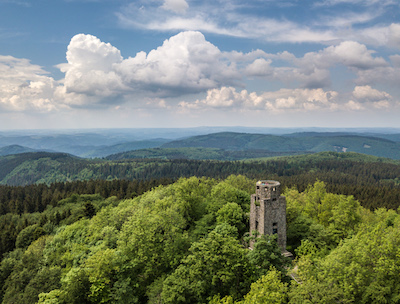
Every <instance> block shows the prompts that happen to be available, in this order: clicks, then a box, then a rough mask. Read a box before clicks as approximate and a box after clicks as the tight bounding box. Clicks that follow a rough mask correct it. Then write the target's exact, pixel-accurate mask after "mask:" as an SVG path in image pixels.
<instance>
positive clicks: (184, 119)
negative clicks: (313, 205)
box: [0, 0, 400, 130]
mask: <svg viewBox="0 0 400 304" xmlns="http://www.w3.org/2000/svg"><path fill="white" fill-rule="evenodd" d="M198 126H248V127H280V128H282V127H283V128H285V127H290V128H293V127H294V128H296V127H334V128H352V127H354V128H359V127H363V128H365V127H371V128H375V127H391V128H400V1H399V0H320V1H313V0H280V1H276V0H249V1H237V0H229V1H228V0H212V1H211V0H203V1H198V0H143V1H129V0H29V1H28V0H0V129H2V130H7V129H49V128H51V129H63V128H68V129H70V128H140V127H146V128H149V127H157V128H160V127H161V128H163V127H179V128H184V127H198Z"/></svg>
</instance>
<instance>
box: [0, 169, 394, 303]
mask: <svg viewBox="0 0 400 304" xmlns="http://www.w3.org/2000/svg"><path fill="white" fill-rule="evenodd" d="M253 187H254V181H252V180H249V179H247V178H245V177H243V176H230V177H228V178H227V179H225V180H223V181H220V180H215V179H210V178H200V179H199V178H196V177H191V178H188V179H184V178H182V179H180V180H178V181H177V182H176V183H174V184H171V185H169V186H159V187H157V188H155V189H153V190H151V191H149V192H146V193H144V194H143V195H141V196H139V197H136V198H133V199H126V200H122V201H118V200H116V199H115V198H114V199H108V200H104V199H102V198H101V197H100V198H99V197H97V198H96V197H95V196H91V197H86V202H90V203H91V204H92V206H93V207H94V211H96V212H97V213H96V212H92V211H93V209H92V208H91V207H90V204H88V205H87V206H86V204H85V203H79V202H82V201H83V200H84V199H85V197H79V196H78V197H75V199H72V200H75V204H78V205H79V206H84V207H83V208H84V209H79V210H81V211H80V212H81V216H77V217H71V218H69V220H68V221H60V222H59V223H58V224H57V225H55V224H52V226H51V227H52V229H49V228H50V226H49V225H50V224H49V225H48V226H46V228H45V227H44V226H40V225H38V226H36V227H31V228H29V229H24V230H23V231H21V232H20V233H19V235H18V248H17V249H15V250H14V251H12V252H9V253H7V254H6V255H5V256H4V258H3V260H2V262H1V264H0V286H2V290H1V300H2V303H41V304H44V303H46V304H50V303H53V304H57V303H58V304H62V303H213V304H217V303H232V304H233V303H242V304H243V303H246V304H247V303H338V302H339V303H397V302H398V301H399V296H400V290H399V289H400V288H399V286H400V281H399V277H398V273H399V270H400V249H399V248H400V233H399V231H400V218H399V215H398V213H397V212H396V211H393V210H389V211H387V210H384V209H380V210H377V211H375V212H371V211H369V210H366V209H364V208H363V207H361V206H360V204H359V203H358V202H357V201H356V200H355V199H354V198H353V197H351V196H344V195H336V194H332V193H328V192H327V191H326V186H325V184H324V183H323V182H316V183H315V184H314V185H312V186H309V187H308V188H307V189H306V190H305V191H304V192H299V191H297V190H296V189H295V188H290V189H288V190H287V191H286V192H285V195H286V198H287V219H288V248H289V249H290V250H291V251H292V252H293V253H295V254H296V260H295V264H296V265H297V267H296V268H295V270H292V269H291V267H290V263H288V261H287V260H286V259H285V258H283V256H282V255H281V254H280V250H279V248H278V247H277V244H276V242H275V239H274V237H273V236H266V237H262V238H258V239H257V241H256V243H255V246H254V250H249V249H247V244H248V243H247V242H248V237H247V236H246V231H247V230H248V211H249V203H250V193H252V192H253ZM89 198H91V201H90V200H89ZM65 204H74V202H71V201H66V200H64V201H61V202H60V206H63V205H65ZM82 204H83V205H82ZM79 208H82V207H79ZM40 228H42V230H41V229H40ZM288 274H292V277H293V278H295V279H296V281H295V280H294V279H292V278H290V277H289V276H288Z"/></svg>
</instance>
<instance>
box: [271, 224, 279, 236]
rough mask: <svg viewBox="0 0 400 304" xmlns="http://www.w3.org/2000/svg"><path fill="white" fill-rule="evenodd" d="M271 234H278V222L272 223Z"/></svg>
mask: <svg viewBox="0 0 400 304" xmlns="http://www.w3.org/2000/svg"><path fill="white" fill-rule="evenodd" d="M272 234H278V223H273V224H272Z"/></svg>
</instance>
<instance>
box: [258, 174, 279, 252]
mask: <svg viewBox="0 0 400 304" xmlns="http://www.w3.org/2000/svg"><path fill="white" fill-rule="evenodd" d="M252 231H258V233H259V234H277V235H278V245H279V246H280V247H281V248H282V251H285V250H286V198H285V197H284V196H281V195H280V183H279V182H277V181H258V182H257V184H256V193H255V194H253V195H252V196H251V203H250V233H251V232H252ZM250 246H252V244H250Z"/></svg>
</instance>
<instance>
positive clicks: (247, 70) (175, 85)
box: [0, 1, 400, 113]
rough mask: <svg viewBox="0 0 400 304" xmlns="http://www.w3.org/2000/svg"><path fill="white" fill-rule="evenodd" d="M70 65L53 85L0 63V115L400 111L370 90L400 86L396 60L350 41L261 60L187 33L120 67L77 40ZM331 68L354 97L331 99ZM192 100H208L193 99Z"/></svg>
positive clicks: (116, 53) (106, 48)
mask: <svg viewBox="0 0 400 304" xmlns="http://www.w3.org/2000/svg"><path fill="white" fill-rule="evenodd" d="M185 3H186V2H185ZM164 4H165V5H167V6H168V7H169V8H168V9H175V10H176V11H177V12H178V13H182V12H181V9H180V7H184V5H183V2H182V1H171V2H168V1H167V2H165V3H164ZM182 5H183V6H182ZM164 9H167V8H164ZM66 61H67V62H66V63H62V64H59V65H58V66H57V67H58V68H59V69H60V70H61V71H62V72H63V73H64V75H65V77H64V78H63V79H61V80H58V81H57V80H55V79H53V78H52V77H50V76H49V75H48V73H46V71H44V70H43V68H41V67H40V66H37V65H34V64H31V63H30V62H29V61H28V60H26V59H17V58H14V57H11V56H0V106H1V108H2V109H4V110H7V111H27V110H30V111H32V110H33V111H39V112H48V111H57V110H60V109H66V108H110V107H118V106H119V105H121V104H125V105H126V106H131V107H162V108H168V109H173V108H174V107H175V108H176V109H180V110H184V111H190V110H192V111H197V110H202V109H207V108H210V109H211V108H219V109H229V110H238V111H243V110H249V111H273V112H277V113H279V112H285V111H295V112H296V111H315V110H325V111H338V110H365V109H381V110H384V109H388V108H390V107H391V106H394V105H397V102H398V101H397V100H396V99H395V98H393V97H392V95H391V94H390V93H387V92H386V91H384V90H381V89H378V88H376V87H375V84H376V83H379V82H381V83H382V82H385V81H387V82H386V84H387V83H389V81H392V82H396V81H397V79H399V77H400V55H393V56H390V57H389V60H386V59H384V58H383V57H380V56H376V53H375V52H374V51H373V50H371V49H369V48H368V47H367V46H366V45H364V44H361V43H359V42H355V41H343V42H341V43H339V44H337V45H332V46H327V47H325V48H323V49H322V50H320V51H317V52H308V53H305V54H304V55H303V56H301V57H296V56H295V55H294V54H292V53H289V52H282V53H276V54H271V53H266V52H265V51H263V50H254V51H251V52H249V53H240V52H236V51H231V52H222V51H220V50H219V48H218V47H217V46H215V45H214V44H212V43H210V42H209V41H207V40H206V38H205V36H204V35H203V34H202V33H201V32H198V31H187V32H181V33H179V34H177V35H174V36H172V37H170V38H169V39H167V40H165V41H164V42H163V43H162V45H160V46H159V47H158V48H156V49H153V50H151V51H150V52H148V53H146V52H143V51H142V52H139V53H137V54H136V55H135V56H134V57H128V58H123V57H122V55H121V52H120V50H119V49H118V48H116V47H115V46H113V45H111V44H110V43H106V42H103V41H101V40H100V39H99V38H97V37H95V36H93V35H87V34H78V35H76V36H74V37H72V39H71V41H70V43H69V45H68V48H67V52H66ZM337 66H341V67H344V68H346V69H347V70H348V73H350V74H351V75H352V76H353V77H354V79H353V80H352V82H353V86H352V90H353V91H349V92H343V91H341V90H333V89H332V83H333V82H334V79H332V77H331V74H332V69H333V68H336V67H337ZM379 77H381V79H380V80H378V79H377V78H379ZM253 78H255V79H259V80H260V81H263V82H265V84H266V86H268V85H269V84H272V83H275V84H276V83H277V84H279V86H280V87H281V88H280V89H278V90H264V91H261V92H249V91H248V90H246V89H243V88H244V87H245V86H246V82H247V81H249V80H250V79H253ZM238 88H240V90H238ZM193 94H202V95H203V96H204V98H202V97H201V98H197V99H196V98H193V97H191V96H195V95H193ZM177 98H179V99H180V101H181V102H179V103H178V102H177V101H176V100H177ZM152 100H153V101H152Z"/></svg>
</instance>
